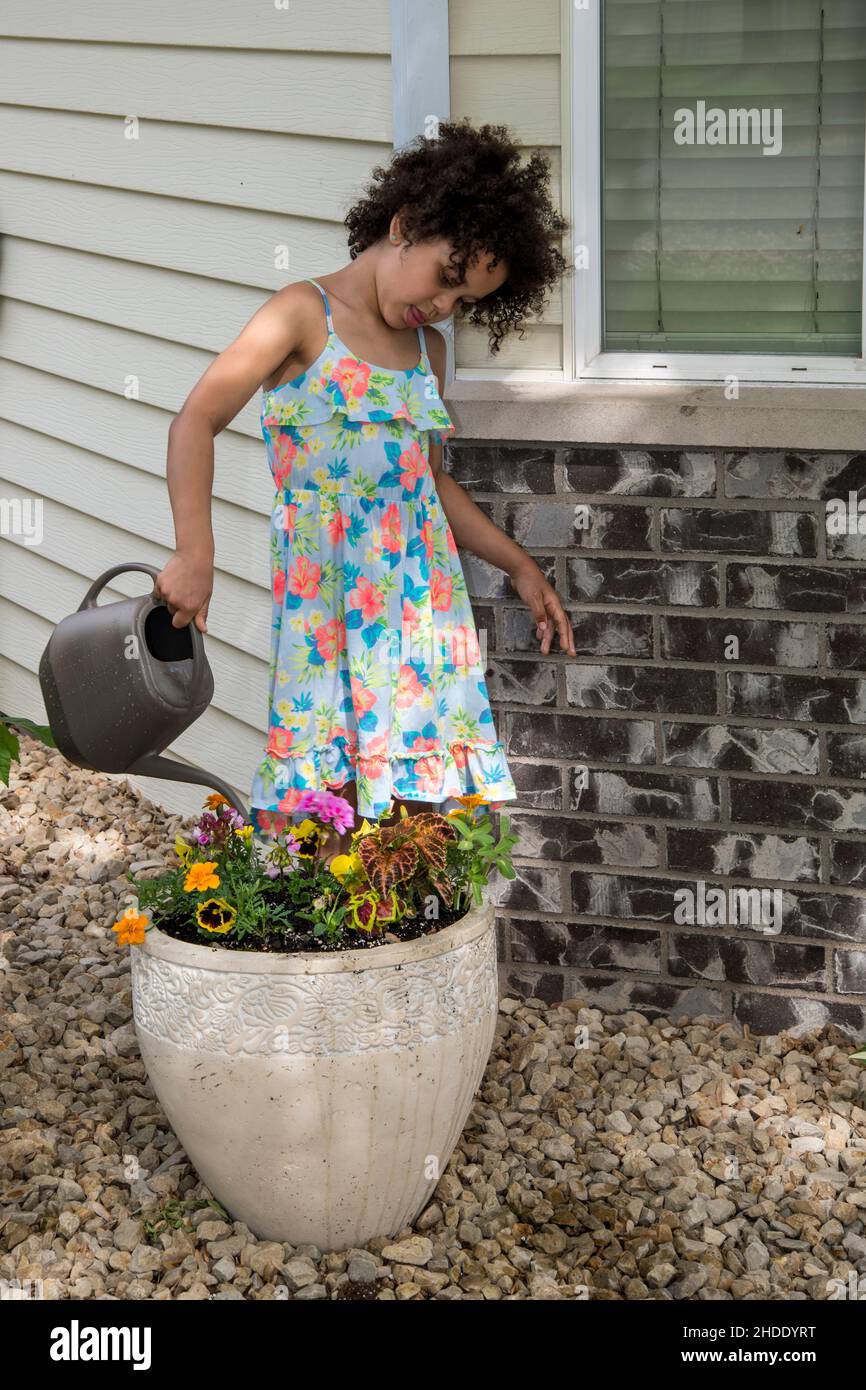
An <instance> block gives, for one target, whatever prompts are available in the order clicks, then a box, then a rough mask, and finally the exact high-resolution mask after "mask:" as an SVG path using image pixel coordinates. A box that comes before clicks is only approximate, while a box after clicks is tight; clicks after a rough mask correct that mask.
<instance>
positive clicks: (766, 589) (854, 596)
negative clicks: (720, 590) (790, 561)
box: [727, 561, 866, 613]
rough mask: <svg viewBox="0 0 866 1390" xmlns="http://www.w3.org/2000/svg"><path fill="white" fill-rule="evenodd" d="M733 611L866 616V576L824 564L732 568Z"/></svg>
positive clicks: (730, 602) (733, 564)
mask: <svg viewBox="0 0 866 1390" xmlns="http://www.w3.org/2000/svg"><path fill="white" fill-rule="evenodd" d="M727 603H728V606H729V607H731V608H784V609H787V610H789V611H790V612H801V613H866V575H863V574H858V573H857V572H856V571H855V570H846V569H830V568H829V567H828V566H823V567H822V566H820V565H756V564H751V565H750V564H745V563H743V564H740V563H738V562H736V561H732V562H731V563H730V564H729V565H728V589H727Z"/></svg>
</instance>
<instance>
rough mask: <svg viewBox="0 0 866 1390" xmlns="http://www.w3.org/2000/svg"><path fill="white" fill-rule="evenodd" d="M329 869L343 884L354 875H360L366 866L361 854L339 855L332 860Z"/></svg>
mask: <svg viewBox="0 0 866 1390" xmlns="http://www.w3.org/2000/svg"><path fill="white" fill-rule="evenodd" d="M328 868H329V869H330V870H331V873H332V874H333V875H334V878H338V879H339V880H340V882H341V883H342V882H343V880H344V879H346V878H349V877H351V875H352V874H356V873H360V872H361V871H362V870H363V868H364V865H363V863H362V861H361V856H360V855H359V854H337V855H335V856H334V858H333V859H332V860H331V862H330V864H329V865H328Z"/></svg>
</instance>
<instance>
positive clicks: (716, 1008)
mask: <svg viewBox="0 0 866 1390" xmlns="http://www.w3.org/2000/svg"><path fill="white" fill-rule="evenodd" d="M567 988H568V989H569V990H570V991H571V994H572V996H573V997H577V998H579V999H585V1000H586V1002H587V1003H588V1004H590V1005H591V1006H592V1007H593V1008H598V1009H605V1010H606V1011H607V1012H609V1013H611V1012H612V1013H626V1012H627V1011H628V1010H630V1009H634V1010H636V1011H637V1012H638V1013H642V1014H645V1015H646V1016H647V1018H657V1017H658V1016H659V1015H660V1014H661V1015H664V1016H665V1017H668V1018H672V1019H678V1018H683V1019H689V1018H695V1017H696V1015H698V1014H709V1015H710V1017H712V1018H728V1017H729V1016H730V1004H729V1002H728V999H727V998H726V996H725V995H722V994H719V992H718V990H715V989H705V988H703V987H697V986H691V987H685V988H683V987H681V986H678V985H675V984H669V983H668V982H667V981H665V980H637V979H633V978H630V977H629V976H628V975H620V976H617V975H589V974H586V973H584V974H582V975H581V974H572V975H570V976H569V978H568V980H567ZM566 997H569V996H568V995H567V996H566Z"/></svg>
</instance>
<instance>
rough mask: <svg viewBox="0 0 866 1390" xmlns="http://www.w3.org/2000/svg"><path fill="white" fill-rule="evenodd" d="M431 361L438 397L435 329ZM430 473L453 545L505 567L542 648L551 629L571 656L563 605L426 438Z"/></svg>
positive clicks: (441, 345)
mask: <svg viewBox="0 0 866 1390" xmlns="http://www.w3.org/2000/svg"><path fill="white" fill-rule="evenodd" d="M427 333H428V337H427V343H428V353H429V358H430V365H431V367H432V368H433V371H434V372H435V373H436V379H437V384H438V387H439V395H440V397H443V396H444V381H445V339H444V338H443V337H442V335H441V333H438V332H437V331H436V330H435V329H428V330H427ZM430 471H431V472H432V474H433V480H434V482H435V484H436V491H437V492H438V494H439V500H440V502H441V503H442V510H443V511H444V513H445V515H446V517H447V518H448V525H449V526H450V527H451V532H452V534H453V536H454V540H455V541H456V543H457V545H458V546H460V547H461V548H462V549H464V550H471V551H472V554H473V555H477V556H478V557H479V559H481V560H486V561H487V562H488V563H489V564H491V565H495V566H496V568H497V569H501V570H504V571H505V573H506V574H507V575H508V577H509V579H510V580H511V583H512V586H513V588H514V589H515V590H516V591H517V593H518V594H519V595H520V597H521V598H522V599H523V602H524V603H525V604H526V606H527V608H528V609H529V610H530V612H531V613H532V616H533V618H534V619H535V621H536V629H535V635H536V637H537V638H538V639H539V640H540V642H541V651H542V653H543V654H545V655H546V654H547V652H549V651H550V644H551V642H552V641H553V634H554V632H556V633H557V635H558V637H559V645H560V647H561V648H562V650H563V651H564V652H567V653H568V655H569V656H574V655H575V654H576V653H575V648H574V633H573V632H572V628H571V623H570V622H569V619H568V614H567V613H566V612H565V609H564V608H563V606H562V603H561V601H560V598H559V594H558V593H557V592H556V590H555V589H554V587H553V585H552V584H550V583H549V582H548V581H547V580H546V579H545V577H544V575H543V574H542V572H541V569H540V568H539V566H538V565H537V564H536V562H535V560H533V558H532V556H531V555H530V554H529V552H528V551H527V550H524V549H523V546H522V545H518V544H517V542H516V541H513V540H512V539H511V537H510V536H506V534H505V532H504V531H503V530H502V529H501V528H500V527H499V526H497V525H496V522H495V521H491V520H490V517H489V516H487V515H486V514H485V513H484V512H483V511H482V510H481V508H480V507H479V506H478V505H477V504H476V503H475V502H473V501H472V498H471V497H470V496H469V493H468V492H466V490H465V489H464V488H462V487H461V486H460V484H459V483H458V482H457V479H456V478H452V477H451V474H450V473H446V472H444V471H443V468H442V445H441V444H438V443H434V442H433V441H432V440H431V441H430Z"/></svg>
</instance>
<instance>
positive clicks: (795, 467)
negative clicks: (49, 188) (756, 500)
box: [724, 449, 866, 502]
mask: <svg viewBox="0 0 866 1390" xmlns="http://www.w3.org/2000/svg"><path fill="white" fill-rule="evenodd" d="M724 470H725V495H726V496H727V497H767V498H778V499H780V500H784V501H786V502H801V501H802V502H823V501H826V500H827V498H830V497H847V495H848V493H849V492H850V491H852V490H854V491H855V492H856V491H858V489H860V490H862V489H863V488H864V487H866V454H854V455H853V456H852V455H851V454H831V453H826V454H823V453H804V454H801V453H780V452H778V451H774V450H771V449H754V450H749V451H742V450H737V451H732V452H731V453H727V454H725V455H724ZM861 495H863V494H862V492H861Z"/></svg>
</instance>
